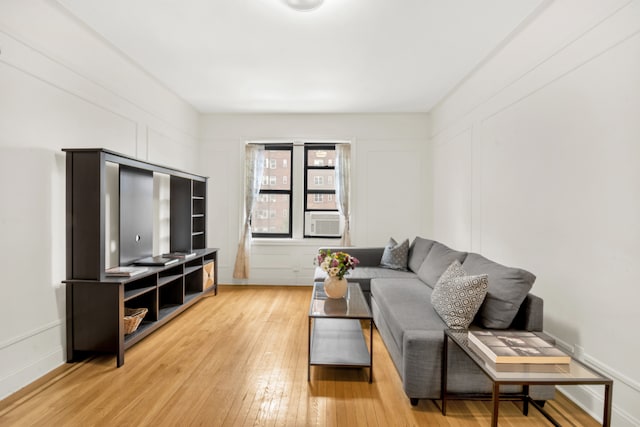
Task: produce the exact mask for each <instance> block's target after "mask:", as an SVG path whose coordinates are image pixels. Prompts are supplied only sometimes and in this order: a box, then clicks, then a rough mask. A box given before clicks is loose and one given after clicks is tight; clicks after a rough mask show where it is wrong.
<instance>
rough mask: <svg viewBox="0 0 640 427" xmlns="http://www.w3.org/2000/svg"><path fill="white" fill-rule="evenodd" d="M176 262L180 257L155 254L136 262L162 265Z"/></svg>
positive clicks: (136, 263)
mask: <svg viewBox="0 0 640 427" xmlns="http://www.w3.org/2000/svg"><path fill="white" fill-rule="evenodd" d="M176 262H178V258H165V257H161V256H153V257H146V258H142V259H139V260H137V261H136V262H135V263H134V264H135V265H149V266H158V267H162V266H165V265H169V264H175V263H176Z"/></svg>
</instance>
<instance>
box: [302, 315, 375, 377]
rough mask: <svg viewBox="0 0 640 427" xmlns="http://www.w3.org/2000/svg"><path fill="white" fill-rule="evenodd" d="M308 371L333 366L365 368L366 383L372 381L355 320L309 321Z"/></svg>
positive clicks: (366, 355) (365, 345)
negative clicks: (366, 371)
mask: <svg viewBox="0 0 640 427" xmlns="http://www.w3.org/2000/svg"><path fill="white" fill-rule="evenodd" d="M309 320H310V321H309V367H308V372H307V374H308V375H307V377H308V379H310V377H311V374H310V371H311V366H335V367H343V368H369V382H371V381H372V379H373V371H372V366H373V364H372V357H371V353H370V351H369V349H368V348H367V343H366V342H365V339H364V335H363V333H362V327H361V325H360V320H359V319H340V318H316V319H314V321H313V327H312V325H311V319H309Z"/></svg>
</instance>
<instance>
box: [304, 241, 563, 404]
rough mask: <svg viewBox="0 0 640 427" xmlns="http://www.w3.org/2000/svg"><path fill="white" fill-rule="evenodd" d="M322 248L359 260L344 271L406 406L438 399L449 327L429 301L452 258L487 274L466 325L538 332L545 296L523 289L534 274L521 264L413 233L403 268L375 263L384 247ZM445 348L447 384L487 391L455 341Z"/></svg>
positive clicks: (548, 391) (547, 391)
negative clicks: (360, 296) (368, 313)
mask: <svg viewBox="0 0 640 427" xmlns="http://www.w3.org/2000/svg"><path fill="white" fill-rule="evenodd" d="M394 243H395V242H394ZM390 245H391V242H390V244H388V245H387V246H388V247H387V248H386V250H387V251H388V250H390V249H392V248H391V246H390ZM324 249H330V250H331V251H338V250H341V251H344V252H347V253H349V254H351V255H352V256H355V257H356V258H358V259H359V261H360V264H359V265H358V267H357V268H356V269H355V270H351V271H350V272H349V274H348V275H347V276H345V277H346V278H347V279H348V280H349V281H352V282H358V283H359V284H360V286H361V288H362V291H363V293H364V294H365V297H366V298H367V301H368V302H369V304H370V307H371V310H372V312H373V319H374V323H375V325H376V327H377V329H378V331H379V333H380V336H381V337H382V340H383V341H384V344H385V346H386V348H387V350H388V352H389V354H390V356H391V358H392V360H393V362H394V364H395V366H396V368H397V370H398V373H399V374H400V377H401V379H402V384H403V388H404V391H405V393H406V395H407V396H408V397H409V399H410V402H411V404H412V405H416V404H417V403H418V401H419V399H440V376H441V358H442V346H443V330H444V329H446V328H448V326H447V324H446V323H445V321H444V320H443V319H442V318H441V316H440V315H439V314H438V312H437V311H436V310H435V309H434V307H433V306H432V303H431V294H432V293H433V289H434V287H435V286H436V284H437V282H438V279H439V278H440V276H441V275H442V273H444V272H445V270H447V268H448V267H449V266H450V265H451V263H452V262H453V261H454V260H458V262H459V263H460V264H461V265H462V267H463V269H464V270H465V271H466V272H467V273H469V274H470V275H481V274H482V275H484V274H486V275H487V276H488V290H487V294H486V297H485V298H484V300H483V302H482V305H481V306H480V308H479V310H478V312H477V314H476V315H475V317H474V318H473V322H472V323H471V325H470V326H469V328H470V329H473V328H486V329H519V330H528V331H542V315H543V301H542V299H541V298H539V297H537V296H535V295H533V294H531V293H530V292H529V290H530V289H531V286H532V285H533V282H534V281H535V276H534V275H533V274H531V273H529V272H527V271H525V270H522V269H519V268H511V267H506V266H503V265H501V264H498V263H496V262H493V261H491V260H489V259H487V258H485V257H483V256H482V255H480V254H476V253H467V252H462V251H456V250H454V249H451V248H449V247H447V246H446V245H444V244H442V243H440V242H437V241H434V240H429V239H425V238H422V237H416V238H415V240H414V241H413V242H412V243H411V245H410V247H409V249H408V253H407V257H406V270H404V269H395V268H393V269H392V268H385V267H382V266H381V262H382V260H383V257H386V256H387V255H388V252H385V247H349V248H320V250H324ZM387 265H388V264H387ZM324 277H326V273H325V272H324V271H322V270H321V269H320V268H317V269H316V272H315V277H314V281H316V282H318V281H322V280H324ZM449 351H450V353H449V359H448V360H449V366H448V388H447V390H448V391H449V392H453V393H462V394H478V393H490V392H491V382H490V381H489V380H488V379H487V378H486V376H485V375H484V374H483V373H482V372H481V371H480V369H479V368H478V367H477V366H476V365H475V364H474V363H473V362H472V361H471V360H470V359H469V358H468V356H466V355H465V354H464V353H463V352H462V351H461V350H460V349H459V348H457V347H456V346H450V347H449ZM521 391H522V387H520V386H508V387H504V386H503V387H501V392H503V393H520V392H521ZM554 393H555V387H553V386H535V387H531V388H530V395H531V397H532V398H533V399H535V400H539V401H544V400H548V399H551V398H553V396H554Z"/></svg>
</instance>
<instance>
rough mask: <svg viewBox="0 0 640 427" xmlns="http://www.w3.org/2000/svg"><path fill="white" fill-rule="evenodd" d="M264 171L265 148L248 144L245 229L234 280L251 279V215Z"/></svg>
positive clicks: (237, 256) (245, 174)
mask: <svg viewBox="0 0 640 427" xmlns="http://www.w3.org/2000/svg"><path fill="white" fill-rule="evenodd" d="M263 170H264V146H262V145H257V144H247V146H246V148H245V162H244V182H245V189H244V228H243V230H242V236H241V238H240V242H239V243H238V253H237V255H236V264H235V267H234V268H233V278H234V279H248V278H249V270H250V265H249V260H250V258H251V213H252V212H253V207H254V206H255V202H256V199H257V198H258V194H259V193H260V185H261V184H262V172H263Z"/></svg>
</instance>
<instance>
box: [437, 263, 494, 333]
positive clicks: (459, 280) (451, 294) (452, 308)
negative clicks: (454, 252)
mask: <svg viewBox="0 0 640 427" xmlns="http://www.w3.org/2000/svg"><path fill="white" fill-rule="evenodd" d="M486 294H487V275H486V274H481V275H477V276H468V275H467V272H466V271H465V270H464V268H462V266H461V265H460V262H458V260H455V261H453V262H452V263H451V265H450V266H449V268H447V270H446V271H445V272H444V273H442V276H440V279H439V280H438V282H437V283H436V286H435V287H434V288H433V292H432V293H431V304H432V305H433V308H434V310H435V311H436V312H437V313H438V314H439V315H440V317H442V320H444V322H445V323H446V324H447V326H448V327H449V328H452V329H466V328H468V327H469V325H470V324H471V322H472V321H473V318H474V317H475V315H476V313H477V312H478V309H479V308H480V305H481V304H482V302H483V301H484V297H485V295H486Z"/></svg>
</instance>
